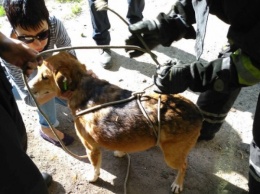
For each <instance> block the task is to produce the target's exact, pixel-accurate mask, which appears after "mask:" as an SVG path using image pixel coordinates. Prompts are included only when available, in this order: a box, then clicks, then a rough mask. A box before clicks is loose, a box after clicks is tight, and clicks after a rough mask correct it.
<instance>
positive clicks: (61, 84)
mask: <svg viewBox="0 0 260 194" xmlns="http://www.w3.org/2000/svg"><path fill="white" fill-rule="evenodd" d="M55 80H56V84H57V86H58V88H59V89H60V91H61V92H62V93H63V92H66V91H68V90H69V89H70V88H69V82H71V81H70V79H69V78H67V77H66V76H64V75H63V74H61V73H60V72H58V73H57V74H56V75H55Z"/></svg>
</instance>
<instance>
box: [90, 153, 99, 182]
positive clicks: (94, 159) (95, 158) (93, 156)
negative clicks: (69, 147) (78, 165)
mask: <svg viewBox="0 0 260 194" xmlns="http://www.w3.org/2000/svg"><path fill="white" fill-rule="evenodd" d="M87 155H88V159H89V161H90V163H91V164H92V166H93V170H92V172H91V173H89V174H88V175H87V180H88V181H89V182H95V181H96V180H97V179H98V177H99V175H100V166H101V152H100V150H99V149H97V148H96V149H93V150H89V149H87Z"/></svg>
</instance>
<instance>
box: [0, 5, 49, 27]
mask: <svg viewBox="0 0 260 194" xmlns="http://www.w3.org/2000/svg"><path fill="white" fill-rule="evenodd" d="M3 7H4V9H5V12H6V16H7V18H8V20H9V22H10V24H11V26H12V27H13V28H14V29H15V28H16V27H17V26H21V27H22V28H23V29H25V30H29V29H33V30H38V29H39V28H40V27H41V26H42V22H43V21H46V22H47V23H48V24H49V11H48V9H47V7H46V5H45V2H44V0H4V2H3Z"/></svg>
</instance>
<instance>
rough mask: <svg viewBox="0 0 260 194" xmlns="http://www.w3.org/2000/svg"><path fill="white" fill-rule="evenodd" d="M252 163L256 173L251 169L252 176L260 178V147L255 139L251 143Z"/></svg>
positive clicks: (250, 161)
mask: <svg viewBox="0 0 260 194" xmlns="http://www.w3.org/2000/svg"><path fill="white" fill-rule="evenodd" d="M249 163H250V165H251V166H252V167H253V168H254V170H255V173H254V172H253V171H251V173H252V176H254V178H255V176H258V177H259V178H260V149H259V148H258V147H257V145H256V144H255V142H254V141H252V143H251V144H250V159H249Z"/></svg>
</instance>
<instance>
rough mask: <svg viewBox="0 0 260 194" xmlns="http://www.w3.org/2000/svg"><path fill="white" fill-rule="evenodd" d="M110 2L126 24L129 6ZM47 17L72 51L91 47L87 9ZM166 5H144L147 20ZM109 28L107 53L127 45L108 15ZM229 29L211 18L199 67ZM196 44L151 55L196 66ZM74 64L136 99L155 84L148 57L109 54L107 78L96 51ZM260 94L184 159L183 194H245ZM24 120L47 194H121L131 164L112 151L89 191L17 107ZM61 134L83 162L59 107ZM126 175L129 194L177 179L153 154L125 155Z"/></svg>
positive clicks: (81, 167) (78, 170) (80, 165)
mask: <svg viewBox="0 0 260 194" xmlns="http://www.w3.org/2000/svg"><path fill="white" fill-rule="evenodd" d="M118 2H119V1H118V0H110V1H109V6H110V7H111V8H112V9H114V10H115V11H117V12H118V13H119V14H120V15H122V16H123V17H124V16H125V13H126V9H127V3H126V1H120V4H119V3H118ZM46 3H47V5H48V8H49V10H50V12H51V13H52V14H54V15H55V16H56V17H58V18H59V19H61V20H62V21H63V22H64V25H65V27H66V28H67V30H68V33H69V35H70V36H71V38H72V45H73V46H90V45H93V46H94V45H95V43H94V42H93V40H92V38H91V34H92V26H91V21H90V17H89V12H88V4H87V1H83V2H82V3H81V7H82V10H83V11H82V13H81V14H80V15H78V16H72V15H71V7H72V5H71V4H68V3H67V4H60V3H57V2H56V1H53V0H46ZM170 5H171V3H170V2H169V1H167V0H161V1H155V0H146V7H145V11H144V17H145V18H151V17H155V16H156V15H157V13H159V12H160V11H166V12H167V11H168V10H169V8H170ZM109 18H110V22H111V30H110V31H111V37H112V41H111V45H114V46H118V45H124V39H125V38H126V37H127V36H128V35H129V33H128V30H127V26H126V25H125V24H124V23H123V22H122V21H121V20H120V19H119V18H118V17H116V16H115V15H114V14H112V13H111V12H109ZM5 22H6V19H5V18H1V26H2V28H4V27H5V25H4V23H5ZM227 29H228V26H226V25H225V24H223V23H222V22H220V21H219V20H217V19H216V18H215V17H214V16H210V18H209V23H208V29H207V36H206V40H205V50H204V54H203V56H202V59H203V60H205V61H210V60H212V59H214V58H215V57H216V56H217V55H218V51H219V50H220V48H221V47H222V46H223V45H224V44H225V43H226V32H227ZM194 43H195V42H194V41H193V40H189V41H187V40H181V41H179V42H177V43H174V44H172V46H171V47H167V48H164V47H161V46H158V47H157V48H156V49H155V51H154V53H155V54H156V55H157V56H158V61H159V62H160V63H163V62H164V61H165V60H166V59H168V58H169V57H175V58H177V59H179V60H182V61H184V62H191V61H193V60H195V56H194V49H193V48H194ZM76 52H77V55H78V58H79V60H80V61H81V62H82V63H84V64H86V66H87V68H88V69H92V70H93V71H94V72H95V73H96V74H97V75H98V76H99V77H100V78H102V79H106V80H108V81H109V82H111V83H113V84H116V85H119V86H121V87H122V88H128V89H130V90H133V91H138V90H142V89H144V88H146V87H147V86H149V85H150V84H151V83H152V79H151V77H152V75H153V74H154V73H155V63H154V62H153V60H152V59H151V58H150V56H149V55H148V54H145V55H143V56H141V57H139V58H136V59H129V58H128V56H127V54H126V53H125V52H124V50H123V49H113V53H112V54H113V62H114V66H113V68H112V69H111V70H104V69H102V68H101V67H100V66H99V65H98V60H97V59H98V50H97V49H92V50H76ZM258 93H259V85H256V86H253V87H249V88H244V89H242V91H241V94H240V95H239V97H238V99H237V100H236V102H235V104H234V106H233V108H232V110H231V111H230V113H229V114H228V116H227V118H226V121H225V123H224V125H223V127H222V128H221V130H220V132H219V133H217V135H216V137H215V138H214V139H213V140H212V141H210V142H200V143H198V144H197V145H196V147H195V148H194V149H193V150H192V152H191V153H190V155H189V158H188V169H187V174H186V177H185V182H184V191H183V192H182V193H183V194H207V193H210V194H222V193H225V194H226V193H230V194H231V193H232V194H242V193H247V191H248V186H247V180H248V157H249V144H250V141H251V139H252V134H251V133H252V131H251V129H252V122H253V117H254V111H255V106H256V101H257V95H258ZM183 95H184V96H185V97H187V98H189V99H191V100H192V101H194V102H196V100H197V97H198V94H196V93H193V92H190V91H186V92H184V93H183ZM17 102H18V105H19V108H20V110H21V113H22V116H23V118H24V121H25V124H26V127H27V132H28V137H29V150H28V154H29V156H30V157H31V158H32V160H33V161H34V162H35V163H36V164H37V166H38V167H39V169H40V170H41V171H45V172H48V173H50V174H52V176H53V179H54V181H53V183H52V185H51V186H50V187H49V191H50V193H51V194H65V193H66V194H83V193H84V194H101V193H102V194H103V193H104V194H110V193H124V181H125V176H126V169H127V166H128V159H127V157H125V158H121V159H118V158H114V156H113V153H112V152H111V151H107V150H104V151H103V161H102V170H101V175H100V178H99V179H98V181H97V182H96V183H94V184H91V183H88V182H87V181H86V176H87V174H88V171H89V170H90V167H91V165H90V163H89V161H88V160H87V159H84V160H78V159H75V158H73V157H72V156H70V155H68V154H67V153H65V152H64V151H63V150H62V149H61V148H58V147H55V146H53V145H52V144H50V143H48V142H46V141H44V140H42V139H41V138H40V136H39V130H38V129H39V126H38V124H37V123H38V122H37V120H38V118H37V114H36V112H35V109H33V108H31V107H28V106H26V105H25V104H24V103H23V102H21V101H17ZM57 110H58V118H59V121H60V126H59V127H58V128H59V129H60V130H61V131H64V132H66V133H69V134H70V135H72V136H74V137H75V139H76V142H75V143H73V145H71V146H69V147H68V148H69V149H70V150H71V151H72V152H74V153H77V154H79V155H85V150H84V148H83V146H82V145H81V143H80V141H79V139H78V138H77V136H76V134H75V131H74V127H73V118H72V116H71V114H70V111H69V110H68V108H66V107H61V106H59V105H57ZM130 157H131V164H130V174H129V177H128V181H127V193H129V194H144V193H150V194H168V193H170V185H171V183H172V181H173V180H174V178H175V176H176V171H174V170H172V169H170V168H169V167H167V166H166V164H165V163H164V161H163V158H162V154H161V152H160V150H159V149H158V148H157V147H155V148H153V149H150V150H147V151H145V152H142V153H134V154H130Z"/></svg>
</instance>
